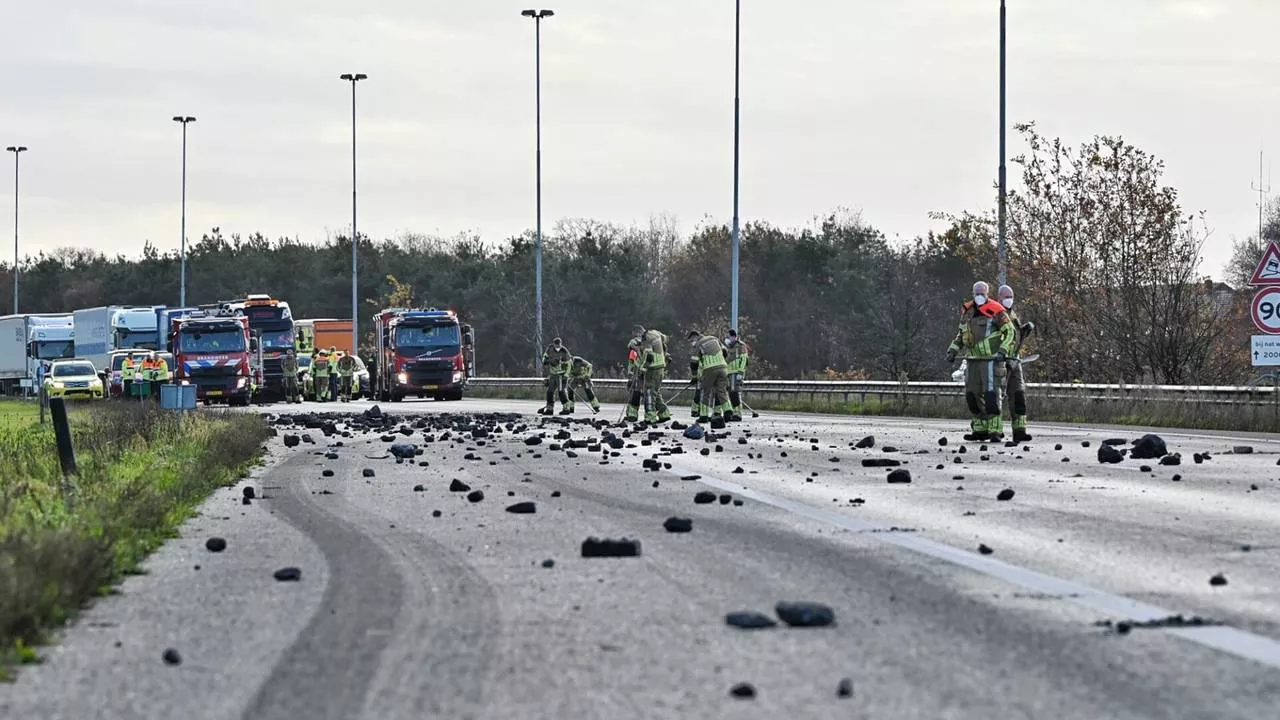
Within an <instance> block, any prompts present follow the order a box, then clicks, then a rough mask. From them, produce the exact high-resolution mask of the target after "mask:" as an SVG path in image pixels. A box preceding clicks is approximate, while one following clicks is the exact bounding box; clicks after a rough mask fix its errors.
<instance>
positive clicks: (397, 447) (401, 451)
mask: <svg viewBox="0 0 1280 720" xmlns="http://www.w3.org/2000/svg"><path fill="white" fill-rule="evenodd" d="M391 454H392V455H394V456H396V457H398V458H402V459H404V460H408V459H410V458H412V457H413V456H415V455H417V454H418V446H417V445H414V444H412V443H396V444H394V445H392V446H391Z"/></svg>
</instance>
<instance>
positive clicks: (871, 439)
mask: <svg viewBox="0 0 1280 720" xmlns="http://www.w3.org/2000/svg"><path fill="white" fill-rule="evenodd" d="M875 446H876V436H875V435H868V436H866V437H864V438H862V439H861V440H859V441H858V442H857V444H855V445H854V447H856V448H859V449H865V448H871V447H875Z"/></svg>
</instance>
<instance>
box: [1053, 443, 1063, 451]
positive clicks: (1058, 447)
mask: <svg viewBox="0 0 1280 720" xmlns="http://www.w3.org/2000/svg"><path fill="white" fill-rule="evenodd" d="M1053 449H1054V450H1061V449H1062V443H1058V444H1057V445H1054V446H1053Z"/></svg>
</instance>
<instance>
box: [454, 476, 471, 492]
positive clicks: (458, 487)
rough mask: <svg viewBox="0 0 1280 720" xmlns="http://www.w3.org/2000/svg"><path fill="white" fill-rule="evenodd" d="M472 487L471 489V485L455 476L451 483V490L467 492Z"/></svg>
mask: <svg viewBox="0 0 1280 720" xmlns="http://www.w3.org/2000/svg"><path fill="white" fill-rule="evenodd" d="M470 489H471V486H470V485H468V484H466V483H464V482H462V481H461V480H459V479H457V478H454V479H453V482H451V483H449V492H467V491H468V490H470Z"/></svg>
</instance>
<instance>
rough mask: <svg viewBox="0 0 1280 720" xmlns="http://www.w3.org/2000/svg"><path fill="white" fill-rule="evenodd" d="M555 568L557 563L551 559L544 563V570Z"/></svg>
mask: <svg viewBox="0 0 1280 720" xmlns="http://www.w3.org/2000/svg"><path fill="white" fill-rule="evenodd" d="M555 566H556V561H555V560H552V559H551V558H547V559H546V560H543V561H542V567H544V568H553V567H555Z"/></svg>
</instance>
